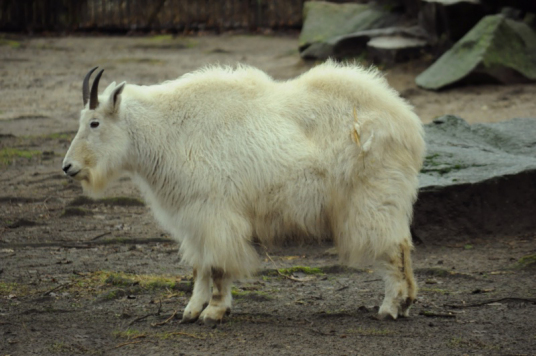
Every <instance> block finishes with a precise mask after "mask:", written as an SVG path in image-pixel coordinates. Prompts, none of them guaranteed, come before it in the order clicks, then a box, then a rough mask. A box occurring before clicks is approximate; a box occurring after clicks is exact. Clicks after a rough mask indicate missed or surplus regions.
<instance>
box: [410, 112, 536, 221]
mask: <svg viewBox="0 0 536 356" xmlns="http://www.w3.org/2000/svg"><path fill="white" fill-rule="evenodd" d="M425 130H426V143H427V153H426V159H425V161H424V167H423V169H422V171H421V175H420V177H419V182H420V190H421V191H425V190H437V189H440V188H443V187H445V186H451V185H456V184H465V183H471V184H475V183H479V182H482V181H485V180H488V179H493V178H496V177H502V176H507V175H513V174H518V173H520V172H523V171H527V170H536V119H513V120H510V121H505V122H499V123H493V124H474V125H469V124H468V123H467V122H465V121H464V120H463V119H461V118H459V117H456V116H442V117H440V118H438V119H436V120H434V122H433V123H431V124H429V125H426V126H425ZM535 219H536V217H535Z"/></svg>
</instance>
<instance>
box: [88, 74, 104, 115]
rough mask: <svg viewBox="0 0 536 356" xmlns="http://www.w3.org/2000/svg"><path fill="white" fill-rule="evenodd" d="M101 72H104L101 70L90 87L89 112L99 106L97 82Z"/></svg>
mask: <svg viewBox="0 0 536 356" xmlns="http://www.w3.org/2000/svg"><path fill="white" fill-rule="evenodd" d="M102 72H104V69H101V71H100V72H99V73H97V76H96V77H95V80H94V81H93V85H92V86H91V93H90V94H89V110H95V109H96V108H97V106H98V105H99V80H100V77H101V75H102Z"/></svg>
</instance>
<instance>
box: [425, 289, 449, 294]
mask: <svg viewBox="0 0 536 356" xmlns="http://www.w3.org/2000/svg"><path fill="white" fill-rule="evenodd" d="M419 291H421V292H423V293H430V294H442V295H446V294H450V292H449V291H448V290H446V289H440V288H421V289H420V290H419Z"/></svg>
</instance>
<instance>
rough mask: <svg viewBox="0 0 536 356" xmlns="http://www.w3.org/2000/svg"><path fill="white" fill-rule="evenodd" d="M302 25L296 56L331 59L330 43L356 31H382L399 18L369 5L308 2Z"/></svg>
mask: <svg viewBox="0 0 536 356" xmlns="http://www.w3.org/2000/svg"><path fill="white" fill-rule="evenodd" d="M303 17H304V23H303V27H302V31H301V33H300V38H299V50H300V54H301V56H302V57H303V58H305V59H326V58H328V57H330V56H332V54H333V52H332V50H333V46H334V44H333V41H331V42H330V40H332V39H333V38H335V37H340V36H343V35H347V34H350V33H355V32H358V31H363V30H368V29H376V28H385V27H389V26H393V24H396V23H397V22H398V21H399V19H400V16H399V15H397V14H393V13H390V12H388V11H386V10H383V9H382V8H380V7H377V6H374V5H373V4H334V3H328V2H323V1H308V2H306V3H305V5H304V10H303Z"/></svg>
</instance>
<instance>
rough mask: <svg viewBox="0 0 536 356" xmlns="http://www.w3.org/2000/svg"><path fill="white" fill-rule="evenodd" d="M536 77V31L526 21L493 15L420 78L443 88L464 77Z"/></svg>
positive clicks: (512, 80)
mask: <svg viewBox="0 0 536 356" xmlns="http://www.w3.org/2000/svg"><path fill="white" fill-rule="evenodd" d="M535 79H536V33H535V32H534V31H532V30H531V29H530V28H529V27H528V26H527V25H526V24H524V23H522V22H517V21H513V20H510V19H507V18H505V17H504V16H502V15H491V16H486V17H485V18H483V19H482V20H481V21H480V22H479V23H478V24H477V25H476V26H475V27H474V28H473V29H472V30H471V31H469V33H467V34H466V35H465V36H464V37H463V38H462V39H461V40H460V41H459V42H457V43H456V44H455V45H454V46H453V47H452V48H451V49H450V50H449V51H448V52H446V53H445V54H443V56H441V57H440V58H439V59H438V60H437V61H436V62H435V63H434V64H433V65H432V66H430V67H429V68H428V69H427V70H425V71H424V72H423V73H421V74H420V75H419V76H418V77H417V78H416V82H417V85H419V86H421V87H423V88H425V89H433V90H437V89H441V88H443V87H445V86H448V85H452V84H454V83H457V82H459V81H461V80H464V81H466V82H473V81H474V82H481V81H488V82H489V81H492V82H500V83H516V82H525V81H528V80H535Z"/></svg>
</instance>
